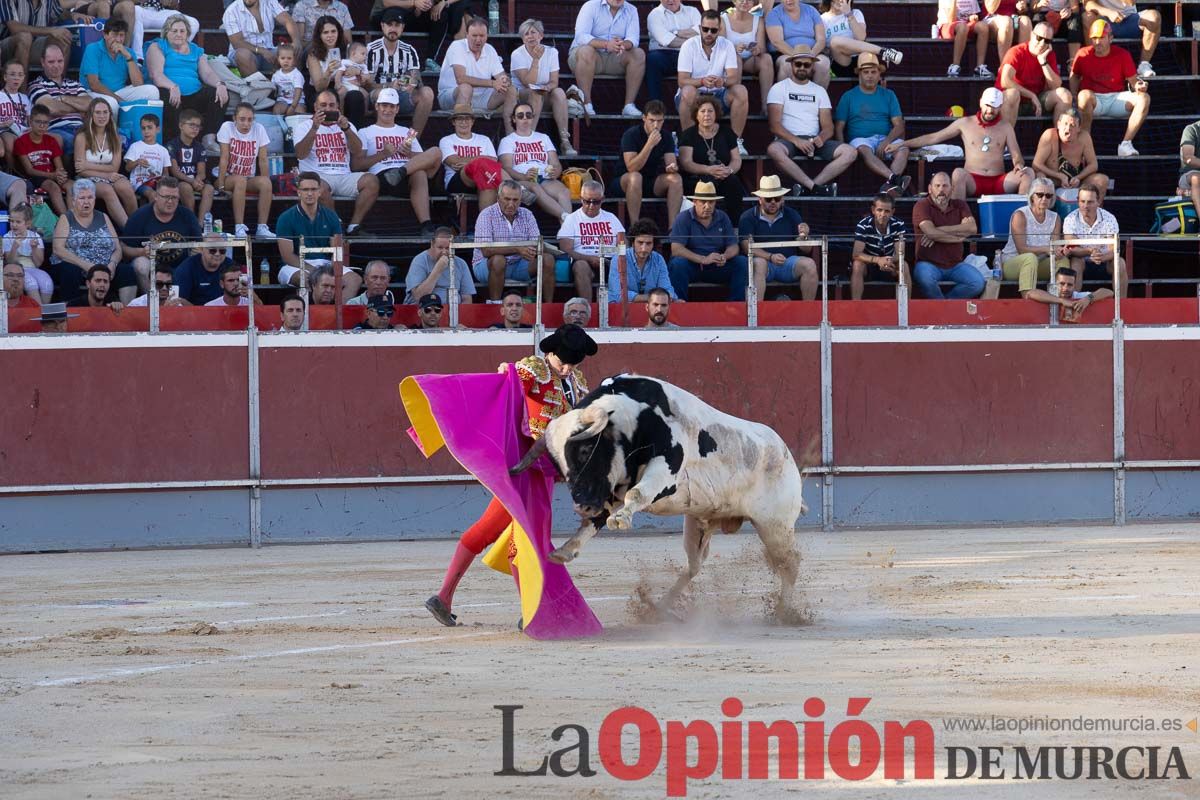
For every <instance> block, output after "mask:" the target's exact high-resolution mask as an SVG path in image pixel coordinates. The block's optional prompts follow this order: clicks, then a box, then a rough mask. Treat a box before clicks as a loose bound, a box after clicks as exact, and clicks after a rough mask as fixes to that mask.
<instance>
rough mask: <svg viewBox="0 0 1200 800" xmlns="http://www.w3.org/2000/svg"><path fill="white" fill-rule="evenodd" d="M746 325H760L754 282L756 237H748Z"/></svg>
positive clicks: (749, 326) (753, 326)
mask: <svg viewBox="0 0 1200 800" xmlns="http://www.w3.org/2000/svg"><path fill="white" fill-rule="evenodd" d="M746 327H748V328H757V327H758V286H757V284H755V283H754V237H753V236H750V237H747V239H746Z"/></svg>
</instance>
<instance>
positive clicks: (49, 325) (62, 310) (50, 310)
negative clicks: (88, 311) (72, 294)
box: [31, 303, 79, 333]
mask: <svg viewBox="0 0 1200 800" xmlns="http://www.w3.org/2000/svg"><path fill="white" fill-rule="evenodd" d="M78 316H79V315H78V314H68V313H67V304H66V303H46V305H44V306H42V315H41V316H40V317H34V318H33V319H32V320H31V321H32V322H40V323H42V333H66V332H67V319H68V318H70V317H78Z"/></svg>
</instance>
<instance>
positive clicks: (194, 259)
mask: <svg viewBox="0 0 1200 800" xmlns="http://www.w3.org/2000/svg"><path fill="white" fill-rule="evenodd" d="M232 264H233V261H232V260H230V259H228V258H226V257H225V247H224V246H221V238H220V236H219V235H217V234H210V235H208V236H205V237H204V242H203V243H202V244H201V246H200V249H199V250H198V251H197V252H196V253H195V254H194V255H190V256H188V257H187V258H185V259H184V260H183V261H182V262H180V264H179V266H178V267H176V268H175V285H176V286H178V287H179V296H180V297H181V298H183V299H184V300H187V301H188V302H189V303H191V304H192V305H194V306H202V305H204V304H205V303H208V302H210V301H212V300H216V299H217V298H218V297H220V296H221V270H222V269H224V268H225V267H228V266H231V265H232Z"/></svg>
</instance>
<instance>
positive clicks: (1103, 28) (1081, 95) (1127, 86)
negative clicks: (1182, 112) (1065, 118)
mask: <svg viewBox="0 0 1200 800" xmlns="http://www.w3.org/2000/svg"><path fill="white" fill-rule="evenodd" d="M1088 35H1089V38H1090V39H1091V41H1092V44H1091V46H1090V47H1083V48H1081V49H1080V50H1079V52H1078V53H1076V54H1075V60H1074V61H1072V62H1071V93H1072V94H1074V95H1075V96H1076V97H1077V98H1078V103H1079V113H1080V116H1081V117H1082V120H1081V121H1082V123H1083V129H1084V130H1085V131H1090V130H1091V127H1092V117H1128V118H1129V123H1128V124H1127V125H1126V126H1125V137H1124V138H1123V139H1122V140H1121V144H1120V145H1118V146H1117V155H1118V156H1120V157H1121V158H1128V157H1129V156H1136V155H1137V154H1138V151H1137V150H1135V149H1134V147H1133V137H1135V136H1137V134H1138V131H1139V130H1141V128H1142V123H1143V122H1145V121H1146V117H1147V116H1148V115H1149V114H1150V86H1149V84H1147V83H1146V79H1145V78H1142V77H1140V76H1139V75H1138V71H1137V67H1135V66H1134V64H1133V56H1131V55H1129V51H1128V50H1126V49H1124V48H1123V47H1118V46H1117V45H1114V44H1113V43H1112V40H1113V29H1112V25H1110V24H1109V23H1108V22H1107V21H1105V20H1103V19H1098V20H1096V21H1095V22H1093V23H1092V27H1091V30H1089V31H1088Z"/></svg>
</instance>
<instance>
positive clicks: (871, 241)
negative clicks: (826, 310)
mask: <svg viewBox="0 0 1200 800" xmlns="http://www.w3.org/2000/svg"><path fill="white" fill-rule="evenodd" d="M895 212H896V201H895V200H894V199H892V196H891V195H890V194H886V193H885V194H881V195H878V196H877V197H876V198H875V199H874V200H872V201H871V213H870V214H868V215H867V216H865V217H863V218H862V219H860V220H859V221H858V225H857V226H855V228H854V250H853V254H852V255H851V257H850V299H852V300H862V296H863V279H864V278H866V277H867V276H870V278H871V280H884V279H885V277H886V279H888V280H897V279H898V278H899V276H900V269H901V268H903V270H904V285H905V286H912V278H910V277H909V272H908V263H907V262H905V263H904V264H903V265H901V263H900V251H899V243H900V242H901V241H902V240H903V239H904V234H905V228H904V223H903V222H901V221H900V220H898V219H896V217H895V216H894V214H895Z"/></svg>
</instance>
